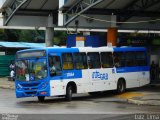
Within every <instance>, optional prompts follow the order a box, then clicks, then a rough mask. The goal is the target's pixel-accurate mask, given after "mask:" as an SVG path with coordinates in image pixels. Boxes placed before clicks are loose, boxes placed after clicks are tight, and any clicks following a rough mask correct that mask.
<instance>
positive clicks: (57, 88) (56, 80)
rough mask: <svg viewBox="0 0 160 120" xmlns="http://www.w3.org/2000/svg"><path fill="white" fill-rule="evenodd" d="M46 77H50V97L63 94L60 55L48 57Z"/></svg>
mask: <svg viewBox="0 0 160 120" xmlns="http://www.w3.org/2000/svg"><path fill="white" fill-rule="evenodd" d="M48 65H49V67H48V68H49V70H48V75H49V76H50V77H49V78H50V92H51V95H61V94H64V92H65V91H64V89H63V77H62V65H61V57H60V55H57V54H56V53H55V54H50V55H49V57H48Z"/></svg>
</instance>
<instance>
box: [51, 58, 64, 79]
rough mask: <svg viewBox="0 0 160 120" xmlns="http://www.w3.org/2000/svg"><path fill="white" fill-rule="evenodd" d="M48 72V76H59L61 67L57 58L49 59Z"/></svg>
mask: <svg viewBox="0 0 160 120" xmlns="http://www.w3.org/2000/svg"><path fill="white" fill-rule="evenodd" d="M49 70H50V76H61V74H62V67H61V62H60V57H59V56H50V57H49Z"/></svg>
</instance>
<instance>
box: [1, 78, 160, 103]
mask: <svg viewBox="0 0 160 120" xmlns="http://www.w3.org/2000/svg"><path fill="white" fill-rule="evenodd" d="M0 88H3V89H12V90H14V89H15V85H14V81H12V80H11V79H10V78H7V77H2V78H0ZM115 97H116V98H117V97H118V98H121V99H125V100H126V101H127V102H128V103H132V104H137V105H156V106H160V81H158V82H155V83H151V84H148V85H146V86H144V87H140V88H134V89H129V90H127V91H126V92H125V93H123V94H120V95H115Z"/></svg>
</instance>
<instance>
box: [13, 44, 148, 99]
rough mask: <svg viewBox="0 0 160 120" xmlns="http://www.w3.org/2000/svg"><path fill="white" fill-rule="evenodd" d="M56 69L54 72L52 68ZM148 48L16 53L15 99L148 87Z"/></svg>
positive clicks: (39, 49)
mask: <svg viewBox="0 0 160 120" xmlns="http://www.w3.org/2000/svg"><path fill="white" fill-rule="evenodd" d="M53 65H55V66H54V69H52V68H53V67H52V66H53ZM149 69H150V67H149V62H148V57H147V50H146V48H145V47H97V48H96V47H95V48H92V47H79V48H78V47H77V48H76V47H73V48H64V47H46V48H38V49H37V48H36V49H27V50H21V51H18V52H17V53H16V76H15V91H16V97H17V98H21V97H38V100H39V101H44V100H45V97H49V96H65V98H66V100H68V101H71V100H72V95H73V94H78V93H89V94H91V95H93V94H95V93H98V92H103V91H107V90H116V91H117V92H118V93H123V92H124V91H125V90H126V89H127V88H135V87H140V86H144V85H146V84H148V83H149V82H150V77H149Z"/></svg>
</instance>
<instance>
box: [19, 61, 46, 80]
mask: <svg viewBox="0 0 160 120" xmlns="http://www.w3.org/2000/svg"><path fill="white" fill-rule="evenodd" d="M46 76H47V64H46V59H33V60H19V61H17V62H16V79H17V80H22V81H34V80H40V79H44V78H45V77H46Z"/></svg>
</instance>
